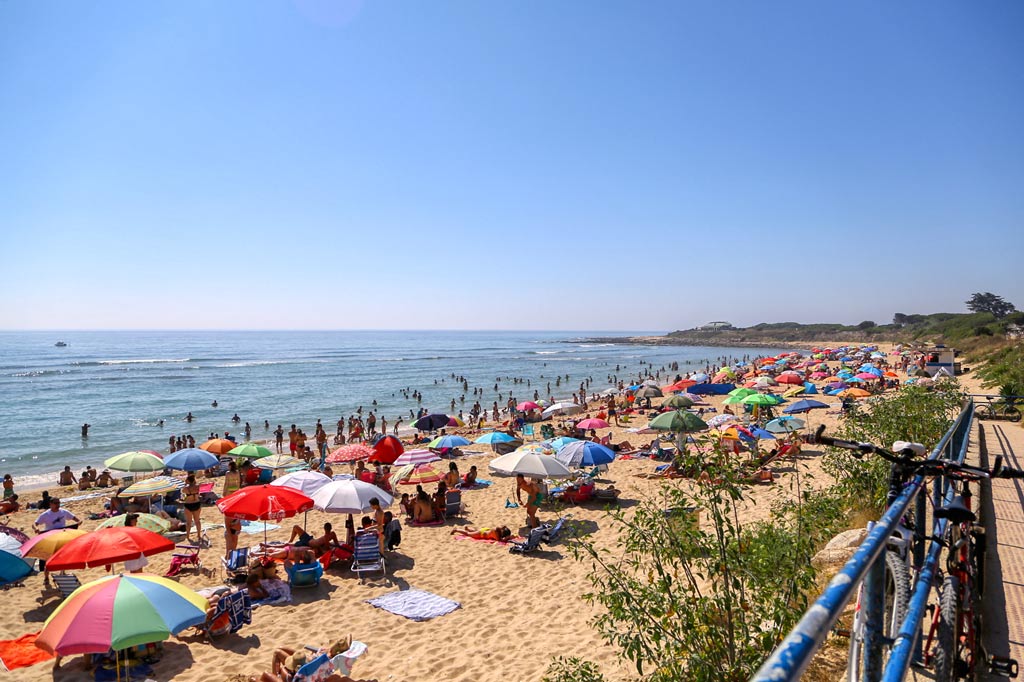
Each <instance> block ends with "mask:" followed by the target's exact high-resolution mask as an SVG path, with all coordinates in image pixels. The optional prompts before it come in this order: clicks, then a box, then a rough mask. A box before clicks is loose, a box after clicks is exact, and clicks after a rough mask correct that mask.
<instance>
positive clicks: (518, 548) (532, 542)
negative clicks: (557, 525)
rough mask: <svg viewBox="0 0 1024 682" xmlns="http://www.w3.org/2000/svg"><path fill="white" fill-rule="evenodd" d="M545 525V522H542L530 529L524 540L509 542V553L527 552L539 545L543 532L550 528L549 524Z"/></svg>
mask: <svg viewBox="0 0 1024 682" xmlns="http://www.w3.org/2000/svg"><path fill="white" fill-rule="evenodd" d="M545 526H546V524H542V525H540V526H537V527H536V528H534V529H533V530H531V531H530V534H529V535H527V536H526V541H525V542H512V543H509V548H508V551H509V552H510V553H511V554H529V553H530V552H532V551H534V550H535V549H537V548H538V547H540V543H541V540H543V539H544V536H545V534H546V533H547V532H548V530H550V526H547V527H545Z"/></svg>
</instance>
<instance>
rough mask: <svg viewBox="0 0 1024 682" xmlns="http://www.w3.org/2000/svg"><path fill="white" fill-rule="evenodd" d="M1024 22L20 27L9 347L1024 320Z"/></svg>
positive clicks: (958, 10)
mask: <svg viewBox="0 0 1024 682" xmlns="http://www.w3.org/2000/svg"><path fill="white" fill-rule="evenodd" d="M1022 32H1024V3H1020V2H1017V1H1016V0H991V1H988V2H980V3H965V2H960V1H956V2H952V1H951V2H946V1H940V2H936V1H926V2H925V1H921V2H898V3H893V2H881V1H879V2H859V3H846V2H820V1H808V2H782V1H780V2H753V1H751V2H737V3H718V2H706V1H705V2H682V1H680V0H675V1H672V2H653V1H652V2H645V3H627V2H603V1H602V2H592V1H589V0H588V1H579V2H568V1H563V2H557V1H556V2H549V1H540V0H536V1H524V2H515V3H512V2H505V3H497V2H465V1H463V2H441V1H438V2H353V1H352V0H345V1H343V2H338V3H328V2H321V1H319V0H301V1H300V0H295V1H293V2H259V3H252V2H241V1H237V2H229V1H222V2H216V3H182V2H146V3H138V2H102V3H85V2H74V3H71V2H64V3H59V2H8V3H2V4H0V102H2V110H3V113H2V115H0V150H3V151H2V154H3V161H2V162H0V252H2V253H3V254H4V258H3V264H4V265H3V268H0V328H4V329H19V328H21V329H25V328H55V329H61V328H68V329H70V328H190V329H196V328H300V329H310V328H324V329H328V328H410V329H411V328H451V329H459V328H465V329H483V328H500V329H516V328H521V329H594V328H601V329H665V330H670V329H676V328H682V327H689V326H692V325H695V324H700V323H703V322H706V321H708V320H710V319H728V320H731V321H732V322H734V323H736V324H752V323H757V322H762V321H782V320H797V321H804V322H813V321H840V322H848V323H856V322H859V321H860V320H863V319H874V320H877V321H879V322H883V321H888V320H889V319H890V318H891V316H892V313H893V312H896V311H899V312H906V313H914V312H935V311H956V310H963V301H964V300H966V298H967V297H968V296H969V295H970V294H971V293H972V292H974V291H993V292H996V293H999V294H1002V295H1003V296H1005V297H1006V298H1007V299H1009V300H1011V301H1013V302H1015V303H1017V304H1018V305H1019V306H1021V307H1024V277H1022V276H1021V272H1022V265H1021V263H1022V257H1024V68H1022V66H1024V42H1022V41H1021V40H1020V36H1021V35H1022Z"/></svg>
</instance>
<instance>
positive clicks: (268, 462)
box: [252, 455, 306, 469]
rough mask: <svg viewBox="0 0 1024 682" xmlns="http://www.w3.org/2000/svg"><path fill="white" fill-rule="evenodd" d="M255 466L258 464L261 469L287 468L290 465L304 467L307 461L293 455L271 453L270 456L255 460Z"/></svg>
mask: <svg viewBox="0 0 1024 682" xmlns="http://www.w3.org/2000/svg"><path fill="white" fill-rule="evenodd" d="M252 464H253V466H257V467H259V468H261V469H287V468H289V467H300V466H301V467H304V466H306V463H305V462H303V461H302V460H301V459H296V458H295V457H292V456H291V455H271V456H270V457H260V458H259V459H257V460H255V461H253V463H252Z"/></svg>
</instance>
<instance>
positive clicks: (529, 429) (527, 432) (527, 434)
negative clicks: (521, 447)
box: [523, 424, 535, 440]
mask: <svg viewBox="0 0 1024 682" xmlns="http://www.w3.org/2000/svg"><path fill="white" fill-rule="evenodd" d="M534 435H535V434H534V431H533V424H523V440H526V439H527V438H533V437H534Z"/></svg>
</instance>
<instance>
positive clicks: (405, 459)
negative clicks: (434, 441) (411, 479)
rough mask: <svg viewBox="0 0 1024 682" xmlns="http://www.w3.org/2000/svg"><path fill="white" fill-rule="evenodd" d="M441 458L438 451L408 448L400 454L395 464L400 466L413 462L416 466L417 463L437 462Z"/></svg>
mask: <svg viewBox="0 0 1024 682" xmlns="http://www.w3.org/2000/svg"><path fill="white" fill-rule="evenodd" d="M440 459H441V458H440V457H439V456H438V455H437V453H436V452H432V451H430V450H424V449H417V450H406V451H405V452H403V453H402V454H401V455H399V456H398V459H396V460H395V461H394V464H395V466H400V467H402V466H406V465H407V464H412V465H413V466H415V465H417V464H426V463H428V462H437V461H439V460H440Z"/></svg>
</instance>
